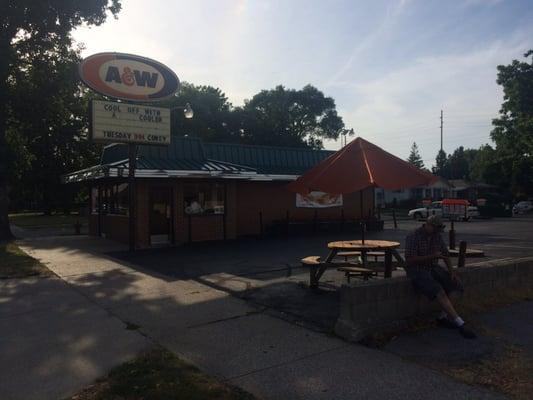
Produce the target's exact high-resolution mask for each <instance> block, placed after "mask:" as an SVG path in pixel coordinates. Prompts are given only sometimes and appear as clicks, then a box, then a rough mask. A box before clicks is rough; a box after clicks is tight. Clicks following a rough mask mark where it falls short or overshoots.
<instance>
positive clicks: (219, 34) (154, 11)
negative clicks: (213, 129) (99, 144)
mask: <svg viewBox="0 0 533 400" xmlns="http://www.w3.org/2000/svg"><path fill="white" fill-rule="evenodd" d="M122 6H123V9H122V11H121V13H120V14H119V16H118V19H117V20H113V19H109V20H108V22H106V23H105V24H104V25H102V26H100V27H92V28H80V29H78V30H77V31H76V32H75V34H74V37H75V38H76V39H77V40H78V41H80V42H83V43H85V46H86V49H85V50H84V53H83V54H84V55H90V54H92V53H96V52H100V51H118V52H128V53H134V54H140V55H144V56H147V57H151V58H154V59H157V60H159V61H161V62H163V63H165V64H166V65H168V66H169V67H171V68H172V69H173V70H174V71H175V72H176V73H177V74H178V76H179V77H180V79H182V80H185V81H188V82H192V83H195V84H209V85H213V86H217V87H220V88H221V89H222V90H223V91H224V92H225V93H226V95H227V96H228V97H229V99H230V101H231V102H232V103H233V104H235V105H240V104H242V103H243V101H244V99H247V98H251V97H252V96H253V95H254V94H255V93H257V92H258V91H260V90H261V89H267V88H273V87H274V86H276V85H278V84H282V85H284V86H286V87H290V88H301V87H302V86H304V85H306V84H308V83H311V84H313V85H315V86H317V87H318V88H319V89H320V90H322V91H323V92H324V93H325V94H326V95H328V96H331V97H333V98H334V99H335V101H336V104H337V109H338V111H339V113H340V115H341V116H342V117H343V118H344V121H345V123H346V126H347V127H348V128H353V129H354V130H355V132H356V135H357V136H362V137H364V138H365V139H367V140H370V141H372V142H374V143H376V144H377V145H379V146H381V147H383V148H385V149H386V150H388V151H390V152H392V153H394V154H396V155H398V156H400V157H404V158H405V157H407V155H408V154H409V149H410V146H411V144H412V142H413V141H416V142H417V143H418V145H419V147H420V150H421V153H422V158H423V159H424V160H425V162H426V165H427V166H431V165H432V164H433V163H434V158H435V155H436V153H437V151H438V148H439V145H440V144H439V143H440V139H439V132H440V131H439V124H440V121H439V116H440V110H441V109H443V110H444V149H445V150H446V151H447V152H450V151H452V150H453V149H455V148H456V147H457V146H460V145H463V146H465V147H475V148H477V147H479V146H480V145H481V144H483V143H487V142H490V139H489V132H490V129H491V119H492V118H494V117H495V116H497V112H498V110H499V107H500V105H501V102H502V92H501V89H500V88H499V86H498V85H497V84H496V66H497V65H499V64H508V63H510V62H511V61H512V60H513V59H517V58H521V57H522V54H523V53H525V52H526V51H527V50H528V49H530V48H533V40H532V39H533V4H532V2H531V1H526V0H524V1H513V0H508V1H504V0H464V1H452V0H450V1H428V0H424V1H422V0H420V1H416V0H403V1H401V0H398V1H379V0H378V1H353V0H352V1H343V0H342V1H341V0H337V1H335V0H328V1H315V0H313V1H311V0H307V1H296V0H293V1H291V0H285V1H282V0H280V1H266V0H265V1H260V0H254V1H245V0H210V1H208V0H194V1H162V0H153V1H150V2H148V1H140V0H122ZM339 146H340V142H333V141H331V142H326V148H329V149H337V148H339Z"/></svg>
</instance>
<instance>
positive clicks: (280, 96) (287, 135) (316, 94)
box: [238, 85, 344, 148]
mask: <svg viewBox="0 0 533 400" xmlns="http://www.w3.org/2000/svg"><path fill="white" fill-rule="evenodd" d="M238 113H241V114H242V116H243V118H242V128H241V129H242V134H243V139H244V141H245V142H253V143H256V144H265V145H282V146H296V147H305V146H309V147H312V148H322V145H323V139H337V138H338V137H339V135H340V134H341V132H342V129H343V128H344V122H343V121H342V118H341V117H340V116H339V115H338V114H337V111H336V109H335V101H334V100H333V99H332V98H331V97H326V96H324V94H323V93H322V92H321V91H320V90H318V89H317V88H315V87H314V86H311V85H307V86H305V87H304V88H302V89H301V90H294V89H286V88H285V87H283V86H281V85H280V86H277V87H276V88H274V89H271V90H262V91H261V92H259V93H258V94H256V95H255V96H254V97H252V99H250V100H248V101H246V102H245V105H244V107H242V109H240V110H239V111H238Z"/></svg>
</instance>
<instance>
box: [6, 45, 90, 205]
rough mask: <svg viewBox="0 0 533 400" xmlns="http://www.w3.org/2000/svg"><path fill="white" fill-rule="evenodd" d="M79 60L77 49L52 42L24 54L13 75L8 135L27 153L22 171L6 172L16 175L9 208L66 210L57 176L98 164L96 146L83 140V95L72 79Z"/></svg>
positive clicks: (67, 192) (67, 191)
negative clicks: (22, 142)
mask: <svg viewBox="0 0 533 400" xmlns="http://www.w3.org/2000/svg"><path fill="white" fill-rule="evenodd" d="M15 47H16V45H15ZM80 61H81V57H80V54H79V50H78V49H72V48H66V47H64V46H63V45H62V43H61V42H58V41H55V40H51V41H50V42H49V43H47V46H46V47H45V48H42V47H40V46H39V47H37V48H35V49H34V51H33V52H32V53H25V54H24V55H23V56H22V57H21V58H20V60H19V68H18V70H17V71H15V72H14V74H13V75H12V84H11V88H12V95H11V96H10V97H11V104H12V115H11V122H10V125H11V126H12V128H11V131H13V132H14V133H15V134H16V135H17V136H18V137H19V138H21V140H24V143H25V145H24V149H25V150H26V151H27V152H28V153H29V154H30V162H29V163H28V164H27V165H26V168H25V169H24V170H18V171H17V170H16V169H11V170H12V171H16V172H17V175H20V176H21V179H19V180H13V181H12V182H11V185H10V187H11V190H12V194H13V196H12V197H11V199H12V205H11V208H12V209H16V208H19V207H23V208H27V207H28V206H31V205H33V207H35V206H38V207H39V208H40V209H42V210H43V211H44V212H45V213H46V214H50V213H51V212H52V210H53V209H58V208H59V207H61V208H63V209H64V210H68V207H69V205H70V203H71V201H70V200H71V199H70V198H71V195H72V194H73V193H71V192H72V191H71V190H70V187H66V186H65V185H62V184H61V182H60V176H61V175H63V174H65V173H67V172H71V171H74V170H78V169H81V168H83V167H86V166H87V165H88V164H94V163H95V162H96V160H97V149H98V146H96V145H94V144H92V143H91V142H89V141H87V140H86V139H87V138H86V133H87V125H88V121H87V108H88V107H87V98H86V96H83V94H85V93H86V90H83V89H81V87H80V85H79V80H78V79H77V77H76V71H77V68H78V65H79V63H80ZM43 99H46V101H43Z"/></svg>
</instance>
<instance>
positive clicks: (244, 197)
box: [63, 137, 374, 248]
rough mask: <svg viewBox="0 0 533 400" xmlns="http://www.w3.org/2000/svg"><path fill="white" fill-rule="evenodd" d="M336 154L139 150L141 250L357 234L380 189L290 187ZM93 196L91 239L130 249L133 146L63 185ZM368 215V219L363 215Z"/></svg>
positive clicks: (194, 145) (112, 149)
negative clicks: (300, 233) (339, 230)
mask: <svg viewBox="0 0 533 400" xmlns="http://www.w3.org/2000/svg"><path fill="white" fill-rule="evenodd" d="M332 153H333V152H331V151H325V150H309V149H300V148H283V147H271V146H255V145H242V144H231V143H204V142H202V141H201V140H200V139H196V138H186V137H172V141H171V143H170V145H169V146H165V147H163V146H143V145H139V146H137V155H136V160H137V165H136V170H135V205H136V207H135V212H134V214H135V221H136V224H135V226H136V230H135V241H136V247H137V248H148V247H153V246H159V245H179V244H182V243H187V242H197V241H208V240H227V239H236V238H238V237H242V236H256V235H263V234H265V233H267V232H276V230H277V231H283V230H284V229H286V230H287V231H288V230H289V227H290V226H292V225H298V224H300V225H301V226H307V227H308V228H306V229H314V228H316V226H317V224H328V223H332V224H339V225H340V226H341V227H342V226H349V225H350V224H353V223H354V222H356V221H357V220H360V219H361V218H364V217H367V216H369V215H371V214H372V210H373V207H374V195H373V189H367V190H365V191H364V193H363V196H362V202H363V204H362V206H361V196H360V193H359V192H356V193H350V194H345V195H342V196H332V195H327V194H319V193H316V194H313V193H312V194H311V195H310V196H300V195H297V194H295V193H293V192H291V191H289V190H287V188H286V185H287V184H288V183H289V182H291V181H294V180H295V179H296V178H297V177H298V176H300V175H301V174H303V173H304V172H305V171H307V170H309V169H310V168H312V167H313V166H315V165H316V164H318V163H319V162H320V161H322V160H324V159H325V158H326V157H328V156H330V155H331V154H332ZM63 180H64V182H65V183H81V184H86V185H88V187H89V188H90V213H89V232H90V234H91V235H96V236H102V237H107V238H110V239H113V240H117V241H120V242H124V243H127V242H128V239H129V238H128V234H129V229H128V219H129V206H128V198H129V197H128V146H127V145H123V144H113V145H109V146H107V147H105V148H104V149H103V152H102V156H101V160H100V163H99V164H98V165H95V166H93V167H90V168H87V169H84V170H81V171H77V172H73V173H71V174H68V175H66V176H64V177H63ZM361 214H364V215H361Z"/></svg>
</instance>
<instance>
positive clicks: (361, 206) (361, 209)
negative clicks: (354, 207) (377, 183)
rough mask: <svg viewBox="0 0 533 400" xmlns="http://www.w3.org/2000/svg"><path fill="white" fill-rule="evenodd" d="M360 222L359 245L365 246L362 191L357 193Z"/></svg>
mask: <svg viewBox="0 0 533 400" xmlns="http://www.w3.org/2000/svg"><path fill="white" fill-rule="evenodd" d="M359 202H360V203H361V204H360V210H359V211H360V221H361V243H363V244H365V221H364V220H363V191H362V190H361V191H360V192H359Z"/></svg>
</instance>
